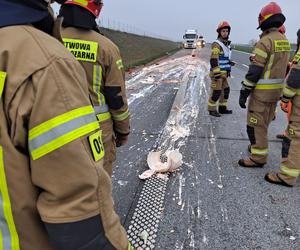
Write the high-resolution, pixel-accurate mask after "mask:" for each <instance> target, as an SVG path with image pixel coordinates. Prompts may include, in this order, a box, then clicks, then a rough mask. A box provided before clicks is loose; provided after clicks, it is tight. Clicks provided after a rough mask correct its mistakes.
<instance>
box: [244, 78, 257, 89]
mask: <svg viewBox="0 0 300 250" xmlns="http://www.w3.org/2000/svg"><path fill="white" fill-rule="evenodd" d="M243 85H244V86H245V87H246V88H247V87H248V88H251V89H252V88H253V87H255V85H256V84H255V83H254V82H251V81H249V80H247V79H245V80H244V81H243Z"/></svg>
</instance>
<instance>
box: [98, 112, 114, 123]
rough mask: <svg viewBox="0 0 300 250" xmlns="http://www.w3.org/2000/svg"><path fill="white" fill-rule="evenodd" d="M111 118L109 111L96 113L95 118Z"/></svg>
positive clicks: (104, 119) (103, 119) (101, 120)
mask: <svg viewBox="0 0 300 250" xmlns="http://www.w3.org/2000/svg"><path fill="white" fill-rule="evenodd" d="M110 118H111V115H110V113H109V112H106V113H103V114H97V119H98V121H99V122H104V121H106V120H108V119H110Z"/></svg>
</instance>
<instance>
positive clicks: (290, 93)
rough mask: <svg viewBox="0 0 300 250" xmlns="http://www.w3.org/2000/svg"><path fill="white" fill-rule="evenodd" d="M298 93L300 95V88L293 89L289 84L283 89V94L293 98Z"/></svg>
mask: <svg viewBox="0 0 300 250" xmlns="http://www.w3.org/2000/svg"><path fill="white" fill-rule="evenodd" d="M296 94H297V95H300V90H296V89H292V88H290V87H288V86H285V88H284V89H283V95H284V96H286V97H290V98H292V97H293V96H294V95H296Z"/></svg>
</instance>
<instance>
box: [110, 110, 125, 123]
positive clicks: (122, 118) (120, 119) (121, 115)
mask: <svg viewBox="0 0 300 250" xmlns="http://www.w3.org/2000/svg"><path fill="white" fill-rule="evenodd" d="M128 117H129V110H128V109H127V110H126V111H125V112H123V113H122V114H119V115H112V118H113V120H115V121H123V120H125V119H127V118H128Z"/></svg>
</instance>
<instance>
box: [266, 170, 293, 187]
mask: <svg viewBox="0 0 300 250" xmlns="http://www.w3.org/2000/svg"><path fill="white" fill-rule="evenodd" d="M265 180H266V181H267V182H270V183H272V184H277V185H282V186H286V187H293V186H294V185H295V182H296V178H295V177H290V176H286V175H285V176H283V174H280V173H277V172H274V171H272V172H269V173H267V174H266V175H265Z"/></svg>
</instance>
